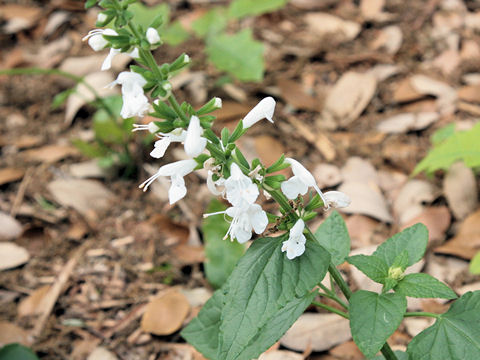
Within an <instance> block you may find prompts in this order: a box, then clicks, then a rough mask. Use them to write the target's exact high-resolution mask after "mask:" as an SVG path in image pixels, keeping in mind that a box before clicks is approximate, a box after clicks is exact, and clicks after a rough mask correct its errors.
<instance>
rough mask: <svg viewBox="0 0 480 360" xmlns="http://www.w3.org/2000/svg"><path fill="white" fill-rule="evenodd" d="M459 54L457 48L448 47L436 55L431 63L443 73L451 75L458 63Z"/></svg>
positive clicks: (459, 59)
mask: <svg viewBox="0 0 480 360" xmlns="http://www.w3.org/2000/svg"><path fill="white" fill-rule="evenodd" d="M460 61H461V58H460V54H459V53H458V50H457V49H448V50H445V51H444V52H442V53H441V54H440V55H439V56H437V57H436V58H435V59H434V60H433V61H432V65H433V66H434V67H436V68H438V69H440V71H441V72H442V73H443V74H444V75H447V76H448V75H451V74H452V73H453V72H454V71H455V70H456V69H457V67H458V66H459V65H460Z"/></svg>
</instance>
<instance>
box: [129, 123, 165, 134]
mask: <svg viewBox="0 0 480 360" xmlns="http://www.w3.org/2000/svg"><path fill="white" fill-rule="evenodd" d="M140 130H147V131H148V132H150V133H151V134H155V133H156V132H157V131H158V130H160V129H159V128H158V126H157V125H156V124H155V121H150V122H149V123H148V124H133V130H132V131H140Z"/></svg>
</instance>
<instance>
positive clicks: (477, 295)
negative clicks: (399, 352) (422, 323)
mask: <svg viewBox="0 0 480 360" xmlns="http://www.w3.org/2000/svg"><path fill="white" fill-rule="evenodd" d="M479 335H480V291H475V292H467V293H466V294H464V295H463V296H462V297H461V298H460V299H458V300H457V301H455V302H454V303H453V305H452V306H451V307H450V309H449V310H448V311H447V312H446V313H445V314H441V315H439V317H438V319H437V321H435V323H434V324H433V325H432V326H430V327H429V328H427V329H425V330H424V331H422V332H421V333H420V334H418V335H417V336H415V337H414V338H413V339H412V341H411V342H410V344H409V345H408V348H407V353H408V354H409V356H410V359H422V360H438V359H447V358H448V359H455V360H457V359H458V360H477V359H480V340H479V339H480V336H479Z"/></svg>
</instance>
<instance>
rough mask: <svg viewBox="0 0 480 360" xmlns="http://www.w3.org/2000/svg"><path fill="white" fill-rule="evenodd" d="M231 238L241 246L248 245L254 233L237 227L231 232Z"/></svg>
mask: <svg viewBox="0 0 480 360" xmlns="http://www.w3.org/2000/svg"><path fill="white" fill-rule="evenodd" d="M230 236H231V238H232V239H236V240H237V241H238V242H239V243H240V244H243V243H246V242H247V241H248V240H250V239H251V238H252V232H251V231H246V230H245V229H243V228H241V227H239V226H235V227H234V228H233V229H232V232H231V235H230Z"/></svg>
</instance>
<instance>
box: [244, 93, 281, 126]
mask: <svg viewBox="0 0 480 360" xmlns="http://www.w3.org/2000/svg"><path fill="white" fill-rule="evenodd" d="M275 104H276V103H275V100H274V99H273V98H272V97H270V96H269V97H266V98H264V99H263V100H261V101H260V102H259V103H258V104H257V105H255V107H254V108H253V109H252V110H250V112H249V113H248V114H247V115H246V116H245V117H244V118H243V128H244V129H247V128H249V127H250V126H252V125H253V124H255V123H257V122H258V121H260V120H262V119H267V120H268V121H270V122H273V120H272V116H273V112H274V111H275Z"/></svg>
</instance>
